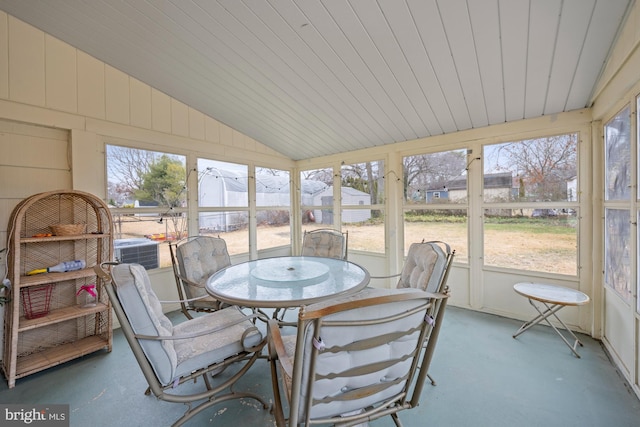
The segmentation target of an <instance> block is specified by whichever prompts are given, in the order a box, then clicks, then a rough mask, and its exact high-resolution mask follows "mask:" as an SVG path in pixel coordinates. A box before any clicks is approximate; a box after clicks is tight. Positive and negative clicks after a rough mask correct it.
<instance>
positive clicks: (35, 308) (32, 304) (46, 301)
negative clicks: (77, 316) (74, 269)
mask: <svg viewBox="0 0 640 427" xmlns="http://www.w3.org/2000/svg"><path fill="white" fill-rule="evenodd" d="M54 287H55V284H53V283H50V284H47V285H40V286H30V287H28V288H21V289H20V296H21V299H22V308H23V309H24V317H25V318H26V319H37V318H38V317H44V316H46V315H47V314H49V308H50V306H51V295H52V294H53V288H54Z"/></svg>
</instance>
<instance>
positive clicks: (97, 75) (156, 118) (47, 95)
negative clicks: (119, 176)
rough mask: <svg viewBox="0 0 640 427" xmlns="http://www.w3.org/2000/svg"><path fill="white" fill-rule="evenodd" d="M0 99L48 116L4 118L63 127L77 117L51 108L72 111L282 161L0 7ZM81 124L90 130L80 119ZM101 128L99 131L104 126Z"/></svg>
mask: <svg viewBox="0 0 640 427" xmlns="http://www.w3.org/2000/svg"><path fill="white" fill-rule="evenodd" d="M0 100H7V101H11V102H16V103H20V104H24V105H28V106H36V107H42V108H45V109H46V110H47V114H48V117H49V119H48V120H45V121H44V122H40V121H39V120H37V119H36V120H34V119H33V117H25V116H24V115H20V114H18V113H17V112H15V113H14V116H15V117H7V118H10V119H14V120H25V121H27V122H33V123H34V124H38V125H50V126H55V127H62V128H67V129H69V128H73V127H75V126H77V122H74V123H73V124H72V123H68V122H67V121H66V119H67V118H68V117H64V116H61V117H56V114H55V113H56V112H64V113H72V114H73V115H76V116H77V118H80V119H82V118H85V119H86V118H92V119H99V120H104V121H106V122H110V123H114V124H121V125H127V126H131V127H134V128H137V129H145V130H149V131H154V132H160V133H163V134H170V135H175V136H179V137H182V138H188V139H192V140H194V141H207V142H211V143H214V144H223V145H225V146H227V147H233V148H235V149H237V150H239V152H238V153H236V155H237V156H239V157H241V158H244V159H245V160H246V159H247V156H246V155H245V154H244V153H243V152H244V151H247V150H248V151H249V152H250V153H248V156H249V159H250V158H252V157H254V158H255V159H256V160H263V161H266V162H268V161H269V160H270V159H273V158H275V159H279V161H280V162H282V161H285V162H286V161H288V159H286V158H285V157H284V156H282V155H280V154H279V153H277V152H275V151H273V150H271V149H269V148H267V147H266V146H264V145H262V144H260V143H259V142H257V141H255V140H253V139H251V138H249V137H247V136H246V135H243V134H241V133H239V132H237V131H235V130H233V129H231V128H229V127H228V126H226V125H224V124H222V123H220V122H218V121H217V120H215V119H213V118H211V117H208V116H205V115H204V114H202V113H201V112H199V111H197V110H195V109H193V108H191V107H189V106H187V105H185V104H184V103H182V102H180V101H178V100H176V99H173V98H171V97H169V96H167V95H166V94H164V93H162V92H160V91H158V90H156V89H154V88H152V87H150V86H149V85H147V84H146V83H144V82H141V81H140V80H138V79H136V78H134V77H132V76H129V75H127V74H125V73H123V72H121V71H120V70H118V69H116V68H114V67H112V66H110V65H109V64H105V63H103V62H101V61H98V60H96V59H95V58H93V57H91V56H89V55H87V54H85V53H84V52H81V51H79V50H77V49H76V48H74V47H72V46H69V45H68V44H66V43H64V42H61V41H60V40H58V39H56V38H54V37H52V36H50V35H48V34H45V33H43V32H42V31H40V30H38V29H37V28H34V27H32V26H31V25H29V24H26V23H24V22H22V21H20V20H18V19H16V18H14V17H12V16H9V15H7V14H6V13H4V12H0ZM80 123H81V127H82V128H83V129H84V130H89V129H88V128H87V127H86V122H84V121H82V120H81V121H80ZM100 129H101V131H104V129H105V126H104V125H101V126H100ZM118 133H119V134H121V133H122V131H121V128H120V130H119V131H118ZM134 135H135V133H132V136H134ZM120 136H121V135H120ZM175 144H178V143H177V142H176V143H175ZM175 144H174V145H175ZM202 151H204V152H206V151H207V150H206V149H204V150H202ZM214 152H219V151H217V150H214ZM252 153H255V154H256V156H252Z"/></svg>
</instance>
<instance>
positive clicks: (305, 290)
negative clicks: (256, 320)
mask: <svg viewBox="0 0 640 427" xmlns="http://www.w3.org/2000/svg"><path fill="white" fill-rule="evenodd" d="M368 284H369V272H368V271H367V270H365V269H364V268H362V267H360V266H359V265H358V264H355V263H353V262H350V261H344V260H340V259H334V258H322V257H309V256H306V257H305V256H285V257H275V258H263V259H258V260H253V261H247V262H243V263H239V264H234V265H231V266H229V267H227V268H225V269H223V270H220V271H218V272H217V273H215V274H213V275H212V276H211V277H209V279H208V280H207V284H206V289H207V292H208V293H209V294H210V295H211V296H213V297H214V298H216V299H218V300H220V301H223V302H226V303H228V304H233V305H239V306H243V307H257V308H286V307H294V306H302V305H308V304H312V303H314V302H318V301H323V300H325V299H327V298H331V297H334V296H337V295H347V294H354V293H356V292H358V291H360V290H361V289H363V288H364V287H365V286H367V285H368Z"/></svg>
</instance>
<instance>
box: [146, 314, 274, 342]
mask: <svg viewBox="0 0 640 427" xmlns="http://www.w3.org/2000/svg"><path fill="white" fill-rule="evenodd" d="M262 317H263V315H261V314H260V313H253V314H245V315H244V317H243V318H242V319H237V320H234V321H233V322H230V323H226V324H224V325H222V326H220V327H218V328H213V329H204V330H201V331H197V332H192V333H189V334H174V335H142V334H134V337H135V338H137V339H140V340H153V341H165V340H171V341H173V340H184V339H190V338H196V337H200V336H203V335H210V334H213V333H215V332H219V331H222V330H224V329H227V328H229V327H230V326H233V325H236V324H239V323H242V322H246V321H251V319H254V318H262ZM187 322H188V320H187ZM250 329H251V330H256V331H259V330H258V328H256V327H255V326H254V327H252V328H250Z"/></svg>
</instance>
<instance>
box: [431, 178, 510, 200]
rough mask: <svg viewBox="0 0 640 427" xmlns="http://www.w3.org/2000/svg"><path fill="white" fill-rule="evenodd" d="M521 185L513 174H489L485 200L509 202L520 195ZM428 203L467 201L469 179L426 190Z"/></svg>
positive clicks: (456, 180) (453, 181) (485, 181)
mask: <svg viewBox="0 0 640 427" xmlns="http://www.w3.org/2000/svg"><path fill="white" fill-rule="evenodd" d="M519 187H520V185H519V183H518V181H517V179H514V177H513V175H512V173H511V172H501V173H488V174H485V175H484V191H483V194H484V198H485V200H489V201H508V200H512V199H513V197H514V196H517V195H518V189H519ZM425 193H426V201H427V203H437V202H438V200H446V201H449V202H456V201H463V200H466V199H467V177H466V176H464V177H462V178H458V179H454V180H451V181H449V182H447V183H445V184H444V185H442V184H440V185H437V186H434V187H431V188H428V189H426V191H425Z"/></svg>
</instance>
